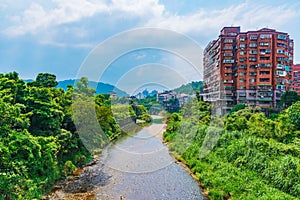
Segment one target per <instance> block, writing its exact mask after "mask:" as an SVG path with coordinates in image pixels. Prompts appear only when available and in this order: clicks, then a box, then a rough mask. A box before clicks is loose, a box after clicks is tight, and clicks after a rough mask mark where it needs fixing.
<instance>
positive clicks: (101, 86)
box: [56, 80, 129, 97]
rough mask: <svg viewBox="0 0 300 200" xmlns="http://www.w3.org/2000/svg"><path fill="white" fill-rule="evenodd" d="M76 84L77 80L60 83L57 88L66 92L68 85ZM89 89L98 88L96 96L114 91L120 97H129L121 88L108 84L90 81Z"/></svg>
mask: <svg viewBox="0 0 300 200" xmlns="http://www.w3.org/2000/svg"><path fill="white" fill-rule="evenodd" d="M74 83H75V80H64V81H58V85H57V86H56V87H57V88H63V89H64V90H66V89H67V86H68V85H74ZM89 87H92V88H96V94H108V93H109V92H112V91H114V92H116V93H117V96H118V97H122V96H129V95H128V94H127V93H126V92H124V91H123V90H120V89H119V88H116V87H115V86H113V85H110V84H108V83H102V82H95V81H89Z"/></svg>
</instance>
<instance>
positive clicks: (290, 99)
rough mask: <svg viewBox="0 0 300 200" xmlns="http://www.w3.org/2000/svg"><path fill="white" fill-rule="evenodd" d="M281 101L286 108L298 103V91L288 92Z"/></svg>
mask: <svg viewBox="0 0 300 200" xmlns="http://www.w3.org/2000/svg"><path fill="white" fill-rule="evenodd" d="M280 100H281V102H282V103H283V104H284V105H285V107H289V106H290V105H292V104H293V103H295V102H296V101H298V100H300V98H299V95H298V93H297V92H296V91H289V90H287V91H285V92H284V93H283V94H282V95H281V96H280Z"/></svg>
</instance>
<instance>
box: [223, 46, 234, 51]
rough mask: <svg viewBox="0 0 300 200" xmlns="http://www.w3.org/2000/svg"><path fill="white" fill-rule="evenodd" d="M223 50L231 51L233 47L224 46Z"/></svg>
mask: <svg viewBox="0 0 300 200" xmlns="http://www.w3.org/2000/svg"><path fill="white" fill-rule="evenodd" d="M223 49H224V50H228V49H233V46H224V48H223Z"/></svg>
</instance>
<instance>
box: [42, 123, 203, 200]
mask: <svg viewBox="0 0 300 200" xmlns="http://www.w3.org/2000/svg"><path fill="white" fill-rule="evenodd" d="M164 128H165V124H152V125H151V126H149V127H145V128H143V129H142V130H141V131H140V132H138V133H137V134H135V135H133V136H128V137H125V138H124V139H122V140H120V141H118V142H117V143H115V144H113V145H111V146H110V147H108V148H107V149H105V150H104V152H103V155H102V157H101V159H100V160H99V161H97V162H96V163H95V164H93V165H91V166H88V167H85V168H84V169H82V170H81V171H80V173H78V174H77V175H75V176H72V177H70V178H69V179H68V180H67V181H65V182H64V183H63V184H62V185H61V186H59V187H57V189H56V191H55V192H53V194H52V195H51V196H50V197H49V198H48V199H56V200H57V199H100V200H106V199H107V200H111V199H113V200H115V199H116V200H119V199H122V200H124V199H126V200H144V199H147V200H152V199H153V200H154V199H159V200H164V199H166V200H167V199H172V200H174V199H180V200H181V199H191V200H192V199H206V198H205V197H204V196H203V195H202V192H201V189H200V187H199V185H198V184H197V183H196V181H195V180H194V179H193V178H192V177H191V176H190V175H189V173H188V172H187V171H185V170H184V169H183V168H182V166H180V165H178V164H177V163H176V162H175V161H174V160H173V159H172V157H171V156H170V154H169V152H168V148H167V147H166V146H165V145H164V144H163V143H162V140H161V135H162V132H163V131H164Z"/></svg>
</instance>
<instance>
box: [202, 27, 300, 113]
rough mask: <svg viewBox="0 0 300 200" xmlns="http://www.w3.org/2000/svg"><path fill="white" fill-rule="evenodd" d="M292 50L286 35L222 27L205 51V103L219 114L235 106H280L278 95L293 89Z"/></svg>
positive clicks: (273, 31) (292, 44)
mask: <svg viewBox="0 0 300 200" xmlns="http://www.w3.org/2000/svg"><path fill="white" fill-rule="evenodd" d="M293 47H294V43H293V40H292V39H290V36H289V35H288V34H287V33H284V32H278V31H276V30H274V29H268V28H263V29H260V30H257V31H248V32H240V27H224V28H223V29H222V30H221V32H220V35H219V37H218V39H216V40H214V41H212V42H210V43H209V44H208V45H207V47H206V48H205V50H204V62H203V64H204V74H203V81H204V88H203V91H204V94H203V98H204V100H205V101H210V102H212V103H213V104H214V105H215V106H216V108H217V112H218V113H219V114H222V113H226V112H228V111H229V110H230V109H231V108H232V107H233V105H235V104H246V105H250V106H260V107H262V108H270V107H276V106H277V105H280V96H281V94H282V93H283V92H284V91H286V90H292V66H293V49H294V48H293ZM299 84H300V83H299Z"/></svg>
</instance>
